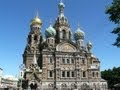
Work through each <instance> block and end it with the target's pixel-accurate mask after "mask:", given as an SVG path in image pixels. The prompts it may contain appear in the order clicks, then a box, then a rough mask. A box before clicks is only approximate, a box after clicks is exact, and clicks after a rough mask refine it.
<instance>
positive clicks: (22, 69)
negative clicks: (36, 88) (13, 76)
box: [19, 64, 25, 90]
mask: <svg viewBox="0 0 120 90" xmlns="http://www.w3.org/2000/svg"><path fill="white" fill-rule="evenodd" d="M19 69H20V90H22V80H23V74H24V69H25V66H24V64H21V65H20V66H19Z"/></svg>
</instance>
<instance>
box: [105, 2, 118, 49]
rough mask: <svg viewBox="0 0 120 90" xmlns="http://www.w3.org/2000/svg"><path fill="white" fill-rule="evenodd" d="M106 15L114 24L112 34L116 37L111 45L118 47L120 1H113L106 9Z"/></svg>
mask: <svg viewBox="0 0 120 90" xmlns="http://www.w3.org/2000/svg"><path fill="white" fill-rule="evenodd" d="M106 14H108V15H109V19H110V21H112V22H114V23H115V24H116V28H114V29H113V31H112V33H113V34H115V35H117V38H116V41H115V43H114V44H113V45H114V46H117V47H120V0H113V1H112V4H111V5H110V6H109V7H107V9H106Z"/></svg>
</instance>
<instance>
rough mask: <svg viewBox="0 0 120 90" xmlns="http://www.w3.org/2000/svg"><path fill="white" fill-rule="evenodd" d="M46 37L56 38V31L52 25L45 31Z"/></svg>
mask: <svg viewBox="0 0 120 90" xmlns="http://www.w3.org/2000/svg"><path fill="white" fill-rule="evenodd" d="M45 35H46V37H47V38H49V37H55V35H56V30H55V29H54V28H53V27H52V25H50V26H49V27H48V28H47V29H46V31H45Z"/></svg>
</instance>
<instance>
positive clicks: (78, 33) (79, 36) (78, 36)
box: [74, 25, 85, 48]
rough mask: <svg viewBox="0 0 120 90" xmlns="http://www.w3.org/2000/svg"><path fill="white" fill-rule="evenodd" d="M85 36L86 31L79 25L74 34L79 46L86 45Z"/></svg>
mask: <svg viewBox="0 0 120 90" xmlns="http://www.w3.org/2000/svg"><path fill="white" fill-rule="evenodd" d="M84 36H85V33H84V32H83V31H82V30H81V28H80V26H79V25H78V28H77V30H76V32H75V34H74V39H75V40H76V43H77V45H78V46H79V48H83V47H84Z"/></svg>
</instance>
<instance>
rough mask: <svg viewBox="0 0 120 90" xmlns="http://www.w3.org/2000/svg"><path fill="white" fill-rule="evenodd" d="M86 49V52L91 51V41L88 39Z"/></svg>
mask: <svg viewBox="0 0 120 90" xmlns="http://www.w3.org/2000/svg"><path fill="white" fill-rule="evenodd" d="M87 49H88V52H90V53H91V49H92V43H91V42H90V41H88V43H87Z"/></svg>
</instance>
